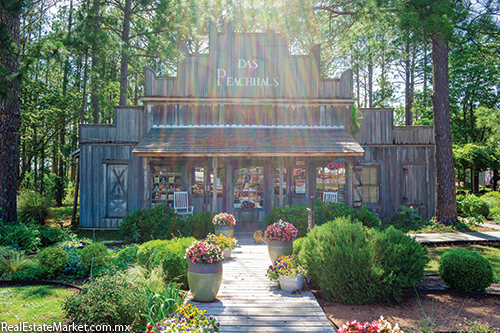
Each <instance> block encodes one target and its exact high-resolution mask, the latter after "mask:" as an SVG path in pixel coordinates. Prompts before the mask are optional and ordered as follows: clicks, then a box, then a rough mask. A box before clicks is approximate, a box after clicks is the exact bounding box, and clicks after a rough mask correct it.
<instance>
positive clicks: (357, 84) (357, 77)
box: [356, 66, 361, 109]
mask: <svg viewBox="0 0 500 333" xmlns="http://www.w3.org/2000/svg"><path fill="white" fill-rule="evenodd" d="M360 93H361V80H360V78H359V66H356V100H357V103H358V109H359V108H360V107H361V101H360V99H361V97H360Z"/></svg>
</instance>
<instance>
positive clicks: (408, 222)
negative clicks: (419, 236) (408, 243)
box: [382, 206, 426, 232]
mask: <svg viewBox="0 0 500 333" xmlns="http://www.w3.org/2000/svg"><path fill="white" fill-rule="evenodd" d="M425 224H426V221H424V220H422V219H421V218H420V217H419V216H418V215H417V210H416V209H415V208H413V207H407V206H399V210H398V211H397V212H396V214H394V216H393V217H392V219H391V221H390V223H384V224H383V225H382V228H383V229H385V228H388V227H389V226H393V227H394V228H396V229H398V230H401V231H403V232H408V231H410V230H418V229H420V228H421V227H422V226H424V225H425Z"/></svg>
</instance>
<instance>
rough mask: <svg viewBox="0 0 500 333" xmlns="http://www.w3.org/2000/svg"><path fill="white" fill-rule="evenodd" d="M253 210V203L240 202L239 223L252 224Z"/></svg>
mask: <svg viewBox="0 0 500 333" xmlns="http://www.w3.org/2000/svg"><path fill="white" fill-rule="evenodd" d="M254 208H255V203H253V202H252V201H248V200H245V201H242V202H241V210H240V214H241V215H240V216H241V221H242V222H252V221H253V218H254V214H255V213H254Z"/></svg>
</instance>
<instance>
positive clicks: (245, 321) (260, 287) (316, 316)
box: [188, 232, 335, 333]
mask: <svg viewBox="0 0 500 333" xmlns="http://www.w3.org/2000/svg"><path fill="white" fill-rule="evenodd" d="M235 237H236V239H238V243H239V245H240V246H238V247H237V248H235V249H233V254H232V259H230V260H226V262H224V273H223V274H224V275H223V279H222V286H221V288H220V291H219V293H218V295H217V299H216V300H215V301H214V302H210V303H199V302H194V301H192V303H193V304H196V305H197V307H198V308H199V309H202V310H207V314H209V315H214V316H217V317H218V318H219V321H220V323H221V332H261V333H262V332H273V333H277V332H283V333H285V332H286V333H293V332H335V330H334V329H333V327H332V325H331V324H330V322H329V321H328V319H327V318H326V317H325V314H324V313H323V310H322V309H321V307H320V306H319V304H318V302H317V301H316V298H315V297H314V295H313V294H312V293H311V292H310V291H303V292H302V293H301V295H292V294H286V293H284V292H282V291H281V290H280V288H279V284H278V282H270V281H269V280H268V279H267V277H266V271H267V268H268V267H269V265H270V264H271V260H270V259H269V255H268V253H267V246H266V245H265V244H264V243H262V244H260V245H256V244H255V243H254V239H253V233H251V232H237V233H236V234H235ZM189 298H190V295H188V300H189Z"/></svg>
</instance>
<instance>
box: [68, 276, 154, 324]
mask: <svg viewBox="0 0 500 333" xmlns="http://www.w3.org/2000/svg"><path fill="white" fill-rule="evenodd" d="M144 308H145V299H144V295H143V293H142V292H141V290H139V289H138V288H137V286H135V285H133V284H132V283H131V282H128V281H127V279H126V278H125V276H123V275H122V274H116V275H114V276H111V275H105V276H102V277H98V278H96V279H93V280H92V281H91V282H90V283H87V284H85V285H84V286H83V290H82V291H80V292H78V293H76V294H74V295H71V296H70V297H68V298H67V299H66V300H65V301H64V304H63V310H64V312H65V314H66V318H67V319H68V320H69V321H70V322H74V323H75V324H77V325H83V324H87V325H99V324H105V325H130V324H132V323H133V322H134V321H136V320H137V319H138V314H139V313H140V312H142V311H143V310H144Z"/></svg>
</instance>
